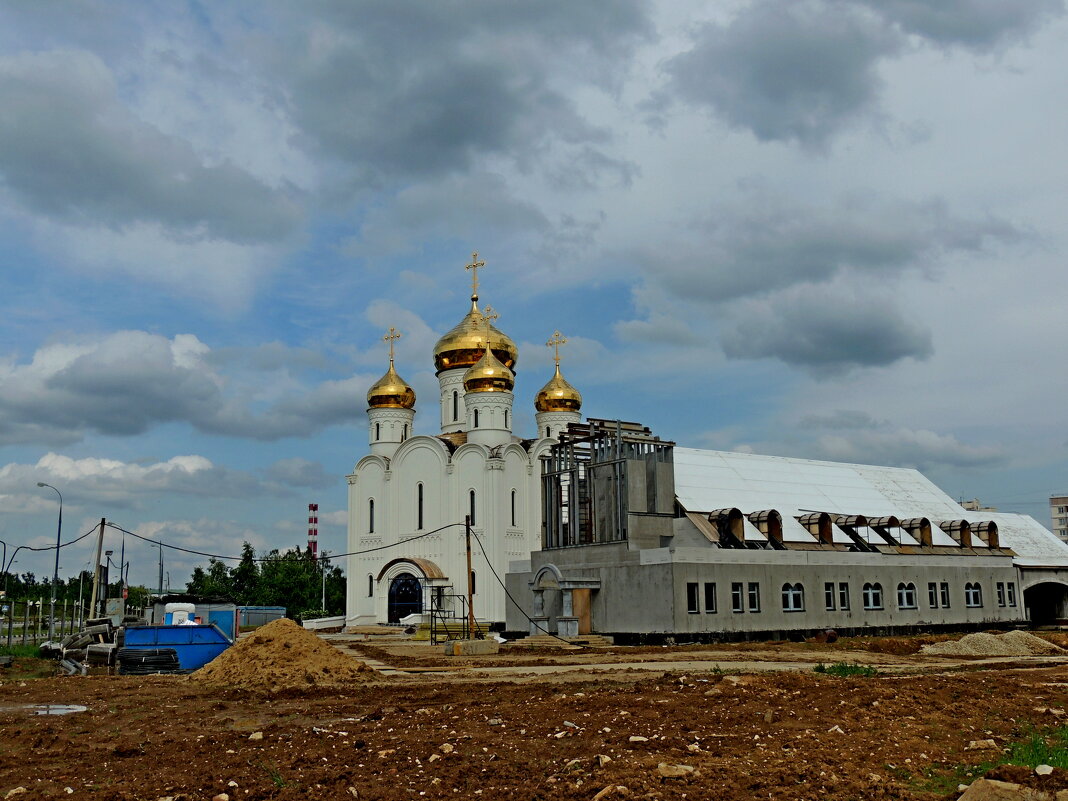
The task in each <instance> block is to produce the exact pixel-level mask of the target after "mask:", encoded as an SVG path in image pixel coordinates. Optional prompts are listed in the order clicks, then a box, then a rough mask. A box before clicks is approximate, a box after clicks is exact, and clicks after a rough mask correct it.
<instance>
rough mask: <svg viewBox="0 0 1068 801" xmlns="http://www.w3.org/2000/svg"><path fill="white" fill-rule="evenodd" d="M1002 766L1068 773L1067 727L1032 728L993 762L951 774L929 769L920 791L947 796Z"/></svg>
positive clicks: (961, 767) (957, 768)
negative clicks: (929, 791)
mask: <svg viewBox="0 0 1068 801" xmlns="http://www.w3.org/2000/svg"><path fill="white" fill-rule="evenodd" d="M1001 765H1020V766H1023V767H1026V768H1031V769H1034V768H1035V767H1037V766H1038V765H1051V766H1052V767H1055V768H1065V769H1066V770H1068V725H1065V726H1055V727H1053V728H1047V729H1035V728H1030V729H1028V730H1026V731H1025V732H1024V733H1023V734H1022V735H1021V736H1020V739H1018V740H1016V741H1015V742H1012V743H1010V744H1009V745H1008V747H1007V748H1006V749H1005V751H1004V752H1003V753H1002V754H1001V755H1000V756H998V757H996V758H994V759H993V760H984V761H982V762H980V763H978V764H976V765H956V766H954V767H953V768H950V769H949V771H948V772H943V771H941V770H939V769H938V768H935V767H933V766H930V767H928V768H926V769H925V770H924V778H925V780H926V781H925V782H923V783H922V785H919V786H918V789H921V790H935V791H938V792H943V793H948V792H950V791H952V790H955V789H956V788H957V785H959V784H971V783H972V782H973V781H975V780H976V779H978V778H980V777H981V776H985V775H986V774H987V773H989V772H990V771H992V770H993V769H994V768H996V767H999V766H1001Z"/></svg>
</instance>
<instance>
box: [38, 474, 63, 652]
mask: <svg viewBox="0 0 1068 801" xmlns="http://www.w3.org/2000/svg"><path fill="white" fill-rule="evenodd" d="M37 486H38V487H48V488H49V489H53V490H56V495H58V496H59V525H58V526H57V527H56V567H55V569H54V570H53V571H52V606H51V607H50V609H51V611H50V612H49V614H48V639H49V640H51V639H52V638H53V636H54V635H55V630H56V584H58V583H59V547H60V546H59V543H60V537H61V536H62V534H63V493H62V492H60V491H59V490H57V489H56V488H55V487H53V486H52V485H51V484H46V483H44V482H43V481H38V482H37Z"/></svg>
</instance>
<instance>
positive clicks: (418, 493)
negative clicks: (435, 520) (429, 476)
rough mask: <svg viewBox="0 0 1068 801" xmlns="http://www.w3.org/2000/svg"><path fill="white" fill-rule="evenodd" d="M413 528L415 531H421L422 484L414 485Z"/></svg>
mask: <svg viewBox="0 0 1068 801" xmlns="http://www.w3.org/2000/svg"><path fill="white" fill-rule="evenodd" d="M415 528H416V530H417V531H421V530H422V529H423V484H422V482H420V483H418V484H416V485H415Z"/></svg>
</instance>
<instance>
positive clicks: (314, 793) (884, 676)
mask: <svg viewBox="0 0 1068 801" xmlns="http://www.w3.org/2000/svg"><path fill="white" fill-rule="evenodd" d="M917 639H919V638H917ZM332 642H333V645H334V646H335V647H336V648H338V649H339V650H340V651H341V652H342V653H346V654H349V655H350V656H349V658H360V659H363V660H366V661H368V662H369V663H371V664H372V665H374V666H377V667H378V668H382V667H383V665H389V666H391V667H392V668H393V669H391V670H386V671H385V672H382V671H381V670H380V671H366V670H364V671H357V672H355V673H353V674H352V677H351V679H349V680H346V681H338V682H337V683H334V684H331V685H323V684H320V683H318V682H317V680H316V678H315V676H314V675H313V676H312V678H311V679H305V680H304V683H303V684H302V685H301V684H297V685H290V686H289V688H288V689H281V690H279V691H275V692H271V691H270V690H271V689H272V687H270V686H268V685H269V682H264V683H263V685H262V686H260V687H256V686H255V684H251V685H250V684H249V683H248V682H247V681H246V682H245V683H244V686H243V687H242V688H238V687H227V686H226V685H225V684H224V685H221V686H220V685H219V684H218V683H211V684H209V683H208V682H205V681H202V680H199V679H198V677H197V674H193V675H192V676H191V677H182V676H149V677H144V676H110V675H96V676H85V677H69V678H68V677H48V678H39V679H30V678H19V675H20V671H25V670H26V669H27V668H28V667H29V666H28V665H26V664H22V665H19V664H16V665H14V666H13V667H11V668H8V669H6V672H5V673H0V682H2V683H0V799H3V798H5V797H10V798H12V799H18V798H25V799H36V798H75V799H76V798H92V799H106V800H108V801H128V800H129V801H132V800H133V799H137V800H138V801H141V800H144V799H147V800H148V801H156V800H157V799H161V798H171V799H174V801H183V800H187V801H195V800H197V799H212V798H213V797H215V796H216V795H218V794H220V793H226V794H227V795H228V797H229V799H231V801H237V800H238V799H305V798H331V799H335V798H336V799H344V798H358V799H404V798H422V797H426V798H464V799H469V798H483V799H497V798H507V799H510V801H520V799H583V800H584V801H591V799H594V798H597V799H598V801H602V799H603V800H604V801H608V800H609V799H617V798H618V799H623V798H628V799H640V798H648V799H681V798H687V799H750V798H752V799H757V798H773V799H782V800H783V801H792V800H793V799H932V800H933V799H949V798H956V796H957V795H958V793H957V792H955V790H956V788H957V786H958V784H960V783H965V784H966V783H968V782H970V781H971V780H972V779H973V778H975V777H976V776H978V775H981V774H982V773H984V772H986V771H987V770H988V769H989V768H990V764H991V763H993V762H995V761H997V759H998V757H999V756H1000V755H1001V753H1002V752H1003V751H1004V749H1005V747H1006V745H1007V744H1008V743H1010V742H1012V741H1015V740H1017V739H1019V738H1020V737H1022V736H1024V735H1026V734H1028V733H1030V732H1032V731H1035V730H1038V731H1044V730H1047V729H1049V728H1051V727H1061V726H1064V725H1065V724H1066V723H1068V715H1066V712H1065V709H1066V708H1068V657H1065V656H1054V657H1049V656H1042V657H1039V656H1035V657H1022V658H1014V659H1001V660H983V659H959V658H958V659H947V658H944V657H934V656H926V655H923V654H920V653H917V651H918V650H919V645H920V644H922V642H920V643H919V644H917V643H916V642H913V641H911V640H907V639H901V638H898V639H897V640H895V641H893V642H891V641H889V640H887V641H866V642H865V641H853V642H851V643H841V642H840V643H836V644H835V645H834V646H827V645H816V644H775V645H769V644H767V643H764V644H759V645H753V646H703V647H699V648H686V647H676V648H630V649H627V648H615V649H608V650H601V649H598V650H597V651H581V652H573V651H565V652H550V653H546V652H534V653H527V652H521V651H519V649H505V651H504V652H502V653H501V654H499V655H496V656H492V657H480V658H470V659H463V660H458V659H455V658H454V659H446V658H445V657H441V656H438V655H437V653H438V651H437V649H433V648H430V647H429V646H426V645H417V644H411V643H400V642H378V643H374V644H367V643H353V642H349V641H346V640H344V638H335V639H334V640H333V641H332ZM236 647H237V646H235V648H236ZM880 649H882V650H880ZM232 650H233V649H232ZM299 650H300V649H288V650H287V653H296V652H298V651H299ZM260 658H261V659H262V654H261V655H260ZM821 661H822V662H824V663H832V662H849V663H861V664H870V665H873V666H875V667H877V669H878V670H879V673H878V674H877V675H874V676H854V677H847V678H840V677H836V676H833V675H827V674H821V673H816V672H814V671H813V670H812V665H813V664H814V663H818V662H821ZM297 662H298V660H294V666H295V668H296V670H295V673H297V674H299V673H300V669H299V668H300V665H299V664H297ZM679 665H683V666H685V670H679V669H678V666H679ZM753 665H767V666H772V667H773V668H775V669H774V670H769V671H767V672H755V673H750V672H748V671H749V670H750V669H752V666H753ZM636 666H637V667H636ZM695 666H696V668H695ZM535 669H541V670H546V671H552V672H545V673H537V672H534V671H535ZM560 671H562V672H560ZM302 675H303V674H302ZM307 675H311V674H307ZM216 681H217V677H216ZM272 681H275V679H272ZM250 686H251V687H253V688H254V689H248V688H249V687H250ZM277 686H278V685H277V684H275V687H277ZM28 704H77V705H83V706H85V707H86V709H85V711H84V712H75V713H73V714H68V715H62V716H59V715H42V714H33V713H32V712H33V710H29V709H26V708H25V707H24V705H28ZM983 740H987V741H993V743H992V744H991V743H989V742H987V743H980V744H978V745H972V747H969V745H970V744H973V743H978V742H979V741H983ZM984 763H986V764H984ZM680 766H682V767H680ZM691 769H692V770H691ZM995 770H996V771H1000V773H999V774H997V775H1000V776H1002V777H1004V778H1011V779H1013V780H1027V781H1028V782H1030V783H1032V784H1036V783H1039V782H1040V783H1041V784H1042V786H1043V789H1049V790H1055V789H1065V788H1068V771H1064V770H1061V769H1057V770H1055V771H1054V773H1053V774H1052V775H1051V776H1048V777H1045V778H1043V779H1038V778H1037V777H1034V775H1033V773H1032V772H1031V771H1029V770H1022V769H1014V768H1005V767H1002V768H997V769H995ZM969 771H970V772H971V774H972V775H969ZM665 773H666V774H679V775H678V776H675V775H668V776H665V775H663V774H665ZM1036 786H1037V785H1036ZM18 788H25V792H23V793H19V792H17V791H18ZM12 791H16V793H15V795H11V793H12ZM598 794H601V795H598Z"/></svg>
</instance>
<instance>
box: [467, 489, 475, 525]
mask: <svg viewBox="0 0 1068 801" xmlns="http://www.w3.org/2000/svg"><path fill="white" fill-rule="evenodd" d="M467 501H468V507H469V509H468V514H469V515H470V516H471V525H472V526H473V525H475V491H474V490H471V491H470V492H469V493H467Z"/></svg>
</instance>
